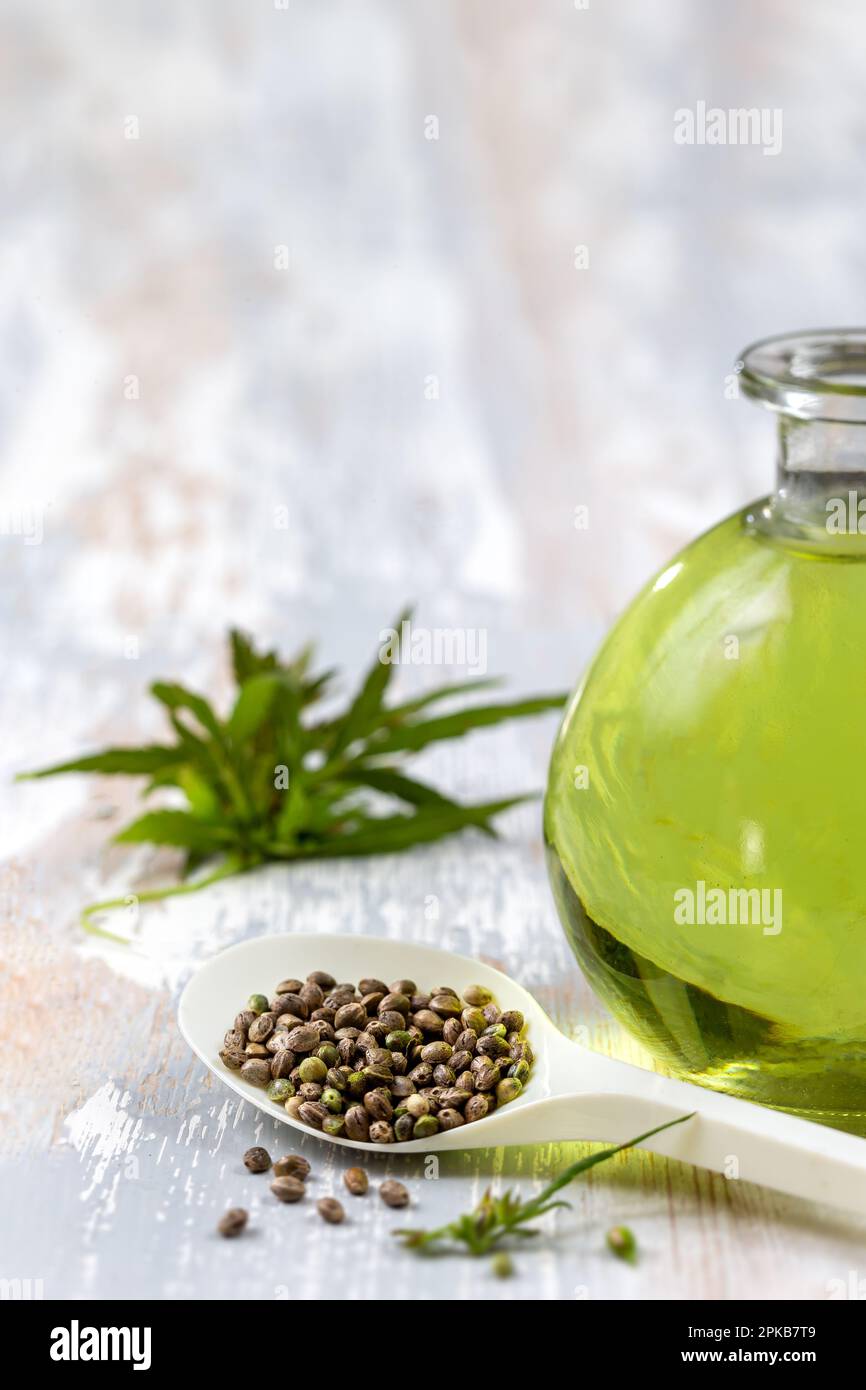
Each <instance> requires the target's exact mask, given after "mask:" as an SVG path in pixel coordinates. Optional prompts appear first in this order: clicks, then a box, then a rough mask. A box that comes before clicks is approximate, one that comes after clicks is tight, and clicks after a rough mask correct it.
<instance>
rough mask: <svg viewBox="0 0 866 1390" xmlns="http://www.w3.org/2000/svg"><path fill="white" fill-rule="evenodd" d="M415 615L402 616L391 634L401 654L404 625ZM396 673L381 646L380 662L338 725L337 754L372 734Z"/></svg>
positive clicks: (335, 747) (376, 662)
mask: <svg viewBox="0 0 866 1390" xmlns="http://www.w3.org/2000/svg"><path fill="white" fill-rule="evenodd" d="M411 616H412V610H411V609H410V608H407V609H406V611H405V612H404V613H401V614H400V616H399V618H398V619H397V622H396V623H395V625H394V627H393V629H391V631H394V632H396V633H397V634H398V635H397V653H392V656H394V655H398V654H399V644H400V636H399V634H400V633H401V632H402V629H403V623H404V622H408V621H409V619H410V617H411ZM393 673H394V661H393V660H388V661H383V660H382V653H381V647H380V650H379V651H378V652H377V654H376V660H375V661H374V662H373V664H372V666H371V667H370V669H369V670H368V672H367V675H366V677H365V679H364V683H363V685H362V686H361V689H360V690H359V691H358V694H357V695H356V696H355V699H354V700H353V701H352V703H351V705H350V706H349V709H348V710H347V712H346V714H345V715H344V717H343V718H342V719H341V720H340V721H339V722H338V725H337V730H336V736H335V738H334V744H333V752H334V753H335V754H336V753H339V752H341V751H342V749H344V748H348V747H349V745H350V744H352V743H354V742H355V740H356V739H358V738H362V737H363V736H364V735H365V734H366V733H368V732H369V730H370V727H371V725H372V724H373V723H374V722H375V720H376V717H377V715H378V714H379V711H380V710H381V708H382V700H383V698H384V695H385V691H386V689H387V688H388V683H389V681H390V679H391V676H392V675H393Z"/></svg>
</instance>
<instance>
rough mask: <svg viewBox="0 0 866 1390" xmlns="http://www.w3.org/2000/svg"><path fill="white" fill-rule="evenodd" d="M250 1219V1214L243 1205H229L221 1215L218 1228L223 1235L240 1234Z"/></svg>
mask: <svg viewBox="0 0 866 1390" xmlns="http://www.w3.org/2000/svg"><path fill="white" fill-rule="evenodd" d="M248 1220H249V1216H248V1214H247V1212H245V1211H244V1209H243V1207H229V1209H228V1211H227V1212H224V1213H223V1215H222V1216H221V1217H220V1221H219V1225H218V1226H217V1230H218V1231H219V1233H220V1235H221V1236H229V1237H233V1236H239V1235H240V1233H241V1231H242V1230H243V1229H244V1227H245V1226H246V1224H247V1221H248Z"/></svg>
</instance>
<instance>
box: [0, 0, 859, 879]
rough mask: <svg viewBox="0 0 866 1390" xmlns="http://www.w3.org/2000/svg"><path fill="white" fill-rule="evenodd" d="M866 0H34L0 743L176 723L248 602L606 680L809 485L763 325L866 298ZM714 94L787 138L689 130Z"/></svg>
mask: <svg viewBox="0 0 866 1390" xmlns="http://www.w3.org/2000/svg"><path fill="white" fill-rule="evenodd" d="M864 37H866V15H864V12H863V10H862V7H861V6H859V5H858V4H856V3H855V0H825V2H824V3H822V4H821V5H813V4H807V3H805V2H803V3H787V4H784V5H783V4H782V3H780V0H749V3H746V0H739V3H737V2H736V0H734V2H733V3H729V4H727V5H725V6H724V7H720V6H718V5H715V4H712V3H711V0H666V3H660V4H654V5H647V4H646V3H644V0H610V3H602V0H588V3H586V2H584V3H581V0H578V2H577V3H575V0H545V2H544V3H541V4H538V3H528V0H523V3H518V2H517V0H499V3H497V4H496V5H495V6H493V5H492V4H491V3H489V0H450V2H449V0H437V3H432V0H403V3H399V4H398V3H394V0H391V3H387V0H381V2H380V3H376V2H375V0H367V3H363V4H359V3H342V2H341V0H328V3H321V0H318V2H316V3H314V0H208V3H200V2H199V0H188V3H185V4H184V5H176V4H171V3H169V0H115V3H113V4H111V5H105V4H102V3H99V0H82V2H81V3H80V4H79V5H77V6H76V8H75V13H74V16H73V15H72V14H71V13H70V11H69V7H68V6H67V5H65V4H63V3H61V0H39V3H36V4H34V3H32V0H26V2H25V0H7V3H6V5H5V6H4V36H3V43H2V48H0V64H2V70H3V71H2V83H0V102H2V128H3V156H2V167H3V203H4V232H3V254H2V258H0V430H2V455H0V504H2V505H0V607H2V613H0V631H2V641H3V650H4V653H5V656H6V662H5V670H4V681H3V685H2V692H0V701H2V713H3V724H4V727H5V728H6V729H7V730H10V731H13V730H14V737H13V738H11V739H7V740H6V741H5V743H4V747H3V750H2V752H0V761H2V769H0V770H2V772H3V773H4V774H8V773H11V772H13V771H15V770H17V769H18V768H20V767H22V766H26V765H33V764H34V763H44V762H45V761H49V760H51V759H53V758H54V757H55V756H62V755H64V754H66V753H71V752H74V751H77V750H79V749H81V748H83V747H85V746H88V747H92V746H98V745H99V744H100V743H101V742H103V741H104V740H105V738H107V737H114V738H117V737H121V738H122V737H132V736H133V735H135V736H137V735H138V734H141V733H144V732H146V731H150V725H149V724H148V720H149V719H155V718H156V716H151V715H150V713H149V711H148V709H147V707H146V706H145V705H144V703H143V702H142V701H141V699H140V692H141V690H142V688H143V686H144V685H145V683H146V682H147V681H148V680H150V679H152V678H154V677H155V676H157V675H173V676H178V677H183V678H184V679H186V680H188V681H190V682H192V683H195V682H199V683H201V684H205V683H210V685H213V684H214V683H215V682H217V683H218V682H219V681H220V680H221V679H223V678H224V674H225V661H224V656H223V648H222V635H223V633H224V631H225V629H226V628H227V626H228V625H229V624H230V623H239V624H242V625H244V626H246V627H248V628H250V629H251V630H253V631H255V632H256V633H258V634H259V635H260V636H261V637H263V638H266V639H269V640H273V641H276V642H278V643H279V644H280V645H281V647H283V648H284V649H289V648H290V647H291V646H292V644H299V643H300V642H301V641H302V640H304V639H305V638H307V637H308V636H310V635H318V636H319V637H320V639H321V642H322V646H323V656H324V657H325V658H326V659H327V660H328V661H339V662H340V663H345V664H346V665H347V666H348V667H349V668H350V669H354V668H356V667H358V666H360V664H361V663H362V662H363V661H365V660H366V659H368V656H369V653H370V651H371V650H372V649H373V647H374V644H375V643H376V640H377V637H378V632H379V630H380V628H382V627H383V626H385V625H387V624H388V623H389V622H390V621H391V618H392V617H393V616H394V615H395V614H396V612H397V611H398V610H399V609H400V607H401V606H402V604H403V603H404V601H405V600H407V599H414V600H415V602H416V604H417V610H416V621H417V622H419V623H422V624H424V625H426V626H429V627H436V626H455V625H460V626H464V627H471V628H473V629H478V630H483V631H484V633H485V634H486V637H487V643H488V646H487V661H488V668H489V670H490V671H491V672H501V673H503V674H505V675H507V676H508V677H510V679H511V681H512V683H513V685H514V688H515V689H517V688H519V689H521V690H529V689H530V688H539V689H541V688H555V687H557V686H563V687H564V686H570V685H571V684H573V682H574V681H575V679H576V678H577V676H578V675H579V673H580V672H581V670H582V668H583V667H584V665H585V663H586V661H587V659H588V658H589V656H590V654H591V653H592V651H593V649H594V648H595V646H596V645H597V643H598V641H599V640H600V638H601V637H602V635H603V633H604V632H605V630H606V629H607V627H608V626H609V624H610V623H611V621H612V619H613V618H614V616H615V615H616V614H617V613H618V612H619V611H620V610H621V608H622V606H623V605H624V603H625V602H626V601H627V600H628V598H629V597H630V596H631V594H632V593H633V592H634V591H635V589H636V588H637V587H638V586H639V585H640V584H642V583H643V582H644V580H645V579H646V578H647V577H648V576H649V575H650V574H651V573H652V572H653V571H654V570H655V569H656V568H657V567H659V566H660V565H661V564H662V563H663V562H664V561H665V560H666V558H667V557H668V556H669V555H670V554H671V552H672V551H674V550H675V549H676V548H677V547H679V546H680V545H681V544H683V543H684V542H686V541H687V540H688V539H690V538H691V537H692V536H694V535H695V534H696V533H697V532H698V531H700V530H701V529H702V528H703V527H705V526H706V525H708V524H710V523H711V522H713V521H714V520H716V519H718V518H721V517H722V516H723V515H724V514H726V513H727V512H728V511H730V510H732V509H733V508H735V507H737V506H739V505H740V504H742V503H744V502H746V501H747V500H749V499H750V498H751V497H753V496H755V495H758V494H760V493H761V492H762V491H764V490H766V489H767V488H768V487H769V485H770V482H771V477H772V467H773V444H772V428H771V422H770V420H769V419H768V418H761V416H760V415H759V414H758V413H756V412H755V411H754V410H752V409H749V408H747V407H746V405H745V404H744V403H743V402H740V401H738V400H737V393H736V382H735V379H734V378H732V377H731V376H730V373H731V372H732V370H733V364H734V362H735V361H736V358H737V354H738V352H739V350H740V349H741V348H742V347H743V346H744V345H745V344H746V343H747V342H749V341H750V340H751V339H753V338H755V337H757V336H761V335H764V334H766V333H772V332H777V331H781V330H784V329H790V328H799V327H805V326H815V325H826V324H833V323H837V322H840V323H850V322H858V321H861V320H862V319H863V317H864V311H863V308H862V299H863V289H864V283H866V251H864V242H863V237H862V233H861V216H860V213H861V203H862V197H861V189H862V187H863V182H864V180H863V174H864V162H866V154H864V150H866V140H864V135H866V108H864V106H863V101H862V62H861V58H860V56H859V55H860V45H861V44H862V41H863V38H864ZM699 102H704V103H706V105H707V107H714V106H717V107H721V108H723V109H726V110H727V109H730V108H740V107H745V108H761V109H762V110H765V111H767V112H777V113H778V115H779V119H780V121H781V122H782V125H781V126H780V133H781V149H779V150H778V151H777V152H775V153H769V154H768V153H765V152H764V148H762V147H761V146H760V145H755V144H752V145H730V144H729V145H716V146H710V145H697V144H694V145H682V144H678V143H676V141H675V139H674V130H675V112H676V111H677V110H679V109H682V108H687V109H691V110H695V109H696V108H697V104H698V103H699ZM576 509H583V510H580V511H576ZM435 674H437V677H438V676H439V675H441V673H435ZM457 674H459V673H457ZM428 676H429V673H428ZM423 677H424V673H423V672H422V673H421V676H420V677H418V679H422V680H423ZM411 678H412V673H410V679H411ZM431 679H432V678H431ZM514 737H515V738H517V737H518V735H516V734H515V735H514ZM520 737H521V738H529V737H531V736H530V735H529V734H528V733H525V734H521V735H520ZM548 742H549V733H546V734H545V735H544V737H543V738H541V739H540V741H539V743H538V754H539V756H540V757H541V760H542V761H541V764H540V765H539V764H538V757H537V756H534V757H533V760H532V765H531V768H530V769H529V771H530V772H531V775H532V777H533V778H534V780H535V781H536V782H538V781H539V779H540V776H541V771H540V767H542V766H543V759H544V757H546V747H547V743H548ZM3 780H4V782H5V781H6V776H5V775H4V779H3ZM7 785H8V783H7ZM53 785H54V787H55V790H54V794H53V796H48V797H45V796H43V795H42V794H41V793H40V792H39V791H38V790H37V789H27V790H26V792H25V793H20V794H18V795H16V797H15V798H14V799H10V798H9V797H8V796H6V795H4V798H3V804H4V805H5V808H6V809H5V811H4V812H3V814H2V820H0V829H2V833H3V838H4V843H5V844H6V846H7V849H8V850H9V851H15V850H16V849H19V848H23V847H25V846H26V845H28V844H29V845H32V843H33V837H34V834H36V835H42V834H44V832H45V829H46V818H47V819H48V821H49V822H50V820H51V817H54V818H55V820H54V823H55V824H57V825H60V824H62V823H63V818H64V816H65V815H67V814H68V812H69V810H70V808H71V807H72V806H73V805H75V804H77V803H78V801H79V800H80V797H81V788H80V786H78V785H76V786H75V787H72V786H71V784H70V785H68V786H67V785H66V784H59V783H58V784H53ZM22 797H23V799H22ZM31 811H32V813H33V815H31ZM33 816H35V821H34V819H33Z"/></svg>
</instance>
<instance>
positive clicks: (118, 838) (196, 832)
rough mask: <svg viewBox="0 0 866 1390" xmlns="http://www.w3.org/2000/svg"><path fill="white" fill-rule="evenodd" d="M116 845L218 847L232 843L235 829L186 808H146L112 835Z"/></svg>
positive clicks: (206, 849)
mask: <svg viewBox="0 0 866 1390" xmlns="http://www.w3.org/2000/svg"><path fill="white" fill-rule="evenodd" d="M114 839H115V842H116V843H117V844H119V845H132V844H141V843H147V844H154V845H175V846H177V847H178V848H181V849H194V850H203V851H208V850H213V851H216V850H219V849H224V848H225V847H226V845H228V844H232V843H235V841H236V839H237V836H236V835H235V832H234V831H232V830H231V829H230V828H228V827H225V826H218V825H210V824H207V823H206V822H204V821H200V820H197V819H196V817H195V816H192V815H190V813H189V812H188V811H148V812H146V813H145V815H143V816H139V818H138V820H134V821H132V823H131V824H130V825H127V826H125V827H124V829H123V830H121V831H120V832H119V833H118V834H117V835H115V837H114Z"/></svg>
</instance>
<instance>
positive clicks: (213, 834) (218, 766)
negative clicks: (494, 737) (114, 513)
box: [21, 612, 565, 930]
mask: <svg viewBox="0 0 866 1390" xmlns="http://www.w3.org/2000/svg"><path fill="white" fill-rule="evenodd" d="M408 618H409V613H408V612H407V613H403V614H401V616H400V617H399V618H398V620H397V622H396V624H395V626H394V628H393V629H391V631H392V632H395V633H398V634H399V633H402V631H403V626H402V625H403V623H404V621H406V620H407V619H408ZM229 641H230V647H231V657H232V669H233V672H234V678H235V683H236V686H237V693H236V695H235V698H234V702H233V704H232V707H231V710H230V712H229V713H228V715H227V717H225V718H221V717H220V716H219V715H217V713H216V712H215V710H214V709H213V707H212V705H211V703H210V702H209V701H208V700H207V699H206V698H205V697H204V696H203V695H199V694H197V693H196V692H194V691H192V690H187V689H186V688H185V687H184V686H182V685H179V684H177V683H175V682H166V681H158V682H156V683H155V684H154V685H152V686H151V694H152V695H153V696H154V698H155V699H157V700H158V701H159V702H160V704H161V705H162V706H163V707H164V709H165V712H166V717H167V719H168V722H169V725H170V727H171V730H172V733H173V735H174V741H173V742H167V743H165V744H148V745H146V746H144V747H141V748H107V749H105V750H103V752H101V753H94V754H91V755H89V756H87V757H83V758H76V759H73V760H72V761H69V762H63V763H59V764H57V765H56V766H54V767H48V768H43V769H41V770H40V771H38V772H30V773H22V774H21V777H52V776H55V775H56V774H57V773H61V772H93V773H100V774H106V773H111V774H119V775H125V776H131V777H142V776H143V777H147V778H148V783H147V786H146V788H145V793H144V794H145V795H148V794H149V793H151V792H155V791H159V790H161V789H163V788H166V787H171V788H174V789H175V790H176V791H177V792H180V793H181V794H182V796H183V798H184V799H185V802H186V805H185V807H183V808H172V809H158V810H149V811H146V812H145V813H144V814H143V815H141V816H139V817H138V819H137V820H134V821H133V822H132V823H131V824H130V825H127V826H126V827H125V828H124V829H123V830H121V831H120V833H119V834H118V835H117V836H116V837H115V838H116V840H117V841H118V842H119V843H121V844H133V843H139V842H147V843H149V844H155V845H170V846H172V847H174V848H179V849H182V850H185V851H186V854H185V858H184V870H183V879H184V882H182V883H181V884H177V885H175V886H173V887H169V888H165V889H161V890H155V891H152V892H148V893H140V894H138V899H139V901H155V900H157V899H160V898H164V897H169V896H171V895H173V894H176V893H190V892H196V891H198V890H199V889H200V888H204V887H206V886H207V885H208V884H210V883H213V882H215V881H216V880H217V879H220V878H226V877H228V876H229V875H232V874H237V873H243V872H245V871H246V870H248V869H252V868H255V867H256V866H257V865H259V864H264V863H266V862H269V861H274V860H278V861H286V860H294V859H313V858H335V857H337V856H343V855H366V854H387V853H391V852H394V851H397V850H404V849H409V848H410V847H411V846H412V845H417V844H423V843H426V842H429V841H431V840H438V839H441V838H442V837H443V836H445V835H452V834H454V833H455V832H456V831H458V830H462V829H464V828H465V827H467V826H474V827H476V828H477V829H479V830H481V831H483V832H484V833H485V834H488V835H495V833H496V832H495V829H494V827H493V824H492V821H493V818H494V817H495V816H497V815H499V814H500V812H502V811H506V810H508V808H509V807H510V806H514V805H516V804H517V803H518V802H520V801H524V800H526V799H527V798H526V796H512V797H507V798H505V799H501V800H497V801H485V802H477V803H475V804H471V805H466V804H463V803H461V802H457V801H454V800H452V799H451V798H450V797H448V796H445V795H444V794H443V793H441V792H439V791H437V790H436V789H435V788H434V787H430V786H428V785H427V784H426V783H424V782H421V781H418V780H417V779H416V778H414V777H412V776H410V775H409V774H408V773H407V771H406V769H405V760H406V758H407V756H410V755H411V754H412V753H415V752H417V751H418V750H419V749H422V748H426V747H427V746H428V745H430V744H431V743H434V742H438V741H439V740H441V739H450V738H459V737H461V736H462V735H463V734H466V733H468V732H469V731H470V730H472V729H480V728H490V727H491V726H493V725H495V724H499V723H501V722H503V721H504V720H507V719H520V718H525V717H526V716H528V715H533V714H542V713H544V712H545V711H546V710H553V709H558V708H559V707H560V706H561V705H562V704H563V703H564V700H565V696H564V695H542V696H538V697H535V698H531V699H525V700H517V701H513V702H511V703H502V704H480V705H468V706H467V705H463V706H462V707H461V708H458V709H456V710H452V711H451V712H450V713H445V714H442V713H440V712H439V708H438V707H439V706H440V705H441V704H442V703H443V702H447V701H453V700H454V699H455V698H462V697H463V696H466V695H468V694H470V693H474V692H476V691H478V690H481V689H487V688H489V687H490V686H491V685H495V684H497V682H495V681H490V680H481V681H479V680H475V681H463V682H458V683H457V684H453V685H443V686H439V687H437V688H436V689H435V690H431V691H427V692H426V693H425V694H423V695H421V696H419V697H416V698H415V699H413V700H409V701H406V702H404V703H402V704H394V705H388V704H386V701H385V697H386V694H387V690H388V685H389V682H390V679H391V676H392V674H393V671H394V666H395V664H396V663H397V661H398V660H399V656H400V652H399V638H397V639H396V641H392V643H390V644H389V646H388V649H387V652H385V651H384V650H383V649H380V652H379V654H378V655H377V658H376V660H375V661H374V662H373V664H372V666H371V667H370V669H369V671H368V672H367V675H366V677H365V678H364V680H363V682H362V684H361V688H360V690H359V691H358V693H357V695H356V696H355V697H354V699H352V700H351V701H350V702H349V704H348V706H347V708H346V709H345V710H344V711H343V713H342V714H340V715H338V716H336V717H331V718H327V719H319V718H317V717H316V714H317V711H316V710H315V709H314V707H315V706H316V705H317V703H318V702H319V701H320V700H321V699H322V697H323V696H324V695H326V694H329V693H330V689H331V684H332V682H333V679H334V676H335V672H334V671H321V672H318V673H315V672H314V671H313V670H312V663H313V656H314V652H313V648H312V646H307V647H304V648H303V650H302V651H301V652H299V653H298V655H297V656H296V657H294V659H293V660H291V661H281V660H280V658H279V656H278V654H277V653H276V652H274V651H259V650H257V648H256V646H255V644H254V643H253V641H252V639H251V638H250V637H248V636H246V635H245V634H244V633H242V632H237V631H233V632H231V633H230V635H229ZM431 706H436V707H437V708H436V709H435V711H433V712H432V713H431ZM371 794H372V795H371ZM383 798H384V800H385V805H384V807H381V809H380V811H377V809H376V804H377V802H381V800H382V799H383ZM200 870H206V872H205V873H204V876H202V877H194V875H196V874H198V873H199V871H200ZM127 902H128V899H126V898H121V899H115V900H112V901H110V902H103V903H94V904H92V905H91V906H90V907H88V908H86V909H85V912H84V920H85V925H87V926H88V927H91V928H92V929H94V930H95V929H96V928H94V927H93V922H92V918H93V916H94V915H95V914H96V913H99V912H102V911H105V910H107V909H109V908H113V907H121V906H123V905H124V904H125V903H127Z"/></svg>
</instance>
